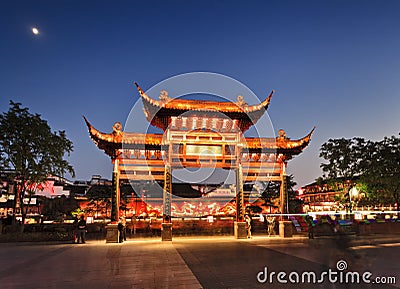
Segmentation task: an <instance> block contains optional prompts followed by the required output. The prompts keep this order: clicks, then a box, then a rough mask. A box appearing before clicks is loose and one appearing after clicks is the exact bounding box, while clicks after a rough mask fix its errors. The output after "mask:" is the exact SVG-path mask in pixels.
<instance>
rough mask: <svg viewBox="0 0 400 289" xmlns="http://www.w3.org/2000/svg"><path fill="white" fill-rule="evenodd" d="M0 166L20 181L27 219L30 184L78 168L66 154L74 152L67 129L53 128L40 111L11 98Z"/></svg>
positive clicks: (2, 118)
mask: <svg viewBox="0 0 400 289" xmlns="http://www.w3.org/2000/svg"><path fill="white" fill-rule="evenodd" d="M0 131H1V134H0V170H1V171H6V170H7V171H9V172H10V176H11V180H12V181H14V182H15V184H16V186H15V187H16V195H17V198H16V203H18V204H19V205H20V206H21V213H22V218H23V219H25V214H24V210H23V206H24V203H23V198H24V197H25V196H26V194H27V193H28V192H29V188H31V187H32V186H34V185H35V184H39V183H43V182H44V181H45V180H46V178H47V177H48V176H49V175H56V176H63V175H64V174H65V173H67V172H68V173H70V174H71V175H72V176H74V170H73V168H72V166H71V165H70V164H69V162H68V161H67V160H65V159H64V156H65V155H66V154H67V155H68V156H69V154H70V153H71V152H72V150H73V145H72V142H71V141H70V140H69V139H68V138H67V136H66V134H65V131H58V132H52V131H51V128H50V126H49V125H48V123H47V121H45V120H43V119H42V118H41V116H40V115H39V114H31V113H30V112H29V110H28V108H23V107H21V104H20V103H15V102H13V101H10V108H9V110H8V111H7V112H4V113H2V114H0Z"/></svg>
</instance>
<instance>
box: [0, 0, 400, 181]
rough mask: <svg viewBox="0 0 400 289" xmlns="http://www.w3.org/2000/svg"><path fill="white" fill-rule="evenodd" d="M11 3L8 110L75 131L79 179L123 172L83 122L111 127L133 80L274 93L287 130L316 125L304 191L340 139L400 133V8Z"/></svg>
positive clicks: (2, 93) (1, 59)
mask: <svg viewBox="0 0 400 289" xmlns="http://www.w3.org/2000/svg"><path fill="white" fill-rule="evenodd" d="M0 4H1V5H0V27H1V38H0V39H1V40H0V111H1V112H4V111H7V110H8V107H9V106H8V104H9V100H13V101H17V102H21V103H22V104H23V106H27V107H29V109H30V111H31V112H32V113H39V114H41V115H42V117H43V118H44V119H46V120H47V121H48V122H49V124H50V126H51V127H52V129H53V130H65V131H66V132H67V136H68V137H69V138H70V139H71V140H72V141H73V143H74V152H73V153H72V155H71V157H70V158H69V160H70V162H71V163H72V165H73V166H74V168H75V170H76V175H77V176H76V178H77V179H80V180H87V179H90V177H91V176H92V175H94V174H100V175H102V176H103V177H106V178H111V172H112V166H111V163H110V159H109V158H108V157H107V156H106V155H105V154H104V153H103V152H102V151H100V150H99V149H97V147H96V146H95V145H94V143H93V142H92V140H91V139H90V138H89V136H88V132H87V128H86V126H85V123H84V121H83V119H82V115H85V116H86V117H87V118H88V119H89V121H90V122H91V123H92V124H93V125H94V126H95V127H96V128H97V129H99V130H101V131H103V132H111V131H112V125H113V124H114V122H116V121H119V122H121V123H123V124H124V123H125V120H126V118H127V117H128V115H129V113H130V110H131V108H132V106H133V105H134V104H135V102H136V101H137V99H138V97H139V95H138V93H137V90H136V88H135V86H134V84H133V82H134V81H136V82H138V83H139V84H140V85H141V87H142V88H143V89H145V90H147V89H150V88H151V87H152V86H153V85H155V84H157V83H158V82H160V81H163V80H164V79H166V78H169V77H172V76H174V75H179V74H182V73H188V72H197V71H203V72H214V73H219V74H223V75H227V76H229V77H232V78H234V79H236V80H238V81H240V82H242V83H243V84H245V85H247V86H248V87H249V88H250V89H251V90H252V91H253V92H254V93H255V94H256V95H257V96H258V98H259V99H261V100H263V99H265V97H266V96H267V95H268V94H269V92H270V91H271V90H275V95H274V97H273V99H272V101H271V104H270V106H269V109H268V114H269V116H270V118H271V120H272V123H273V126H274V128H275V132H276V133H277V131H278V130H279V129H281V128H282V129H284V130H285V131H286V133H287V135H288V137H290V138H292V139H297V138H301V137H303V136H305V135H306V134H307V133H308V132H309V131H310V130H311V129H312V128H313V126H314V125H316V126H317V129H316V131H315V134H314V136H313V138H312V141H311V144H310V146H309V147H308V148H307V149H306V150H305V151H304V153H303V154H301V155H300V156H298V157H296V158H295V159H293V160H292V161H290V162H289V166H288V172H289V173H293V174H294V176H295V180H296V181H297V183H298V185H300V186H302V185H305V184H307V183H310V182H312V181H314V180H315V179H316V178H317V177H319V176H321V174H322V172H321V169H320V167H319V166H320V163H321V162H322V160H321V159H320V158H319V157H318V155H319V149H320V147H321V145H322V144H323V143H324V142H325V141H327V140H328V139H329V138H341V137H346V138H351V137H354V136H360V137H364V138H367V139H373V140H379V139H382V138H383V137H384V136H391V135H394V134H398V133H399V131H400V129H399V123H400V114H399V111H400V110H399V108H400V1H390V0H387V1H366V0H362V1H349V0H343V1H340V0H335V1H236V2H235V1H81V0H80V1H75V0H68V1H62V0H57V1H54V0H52V1H31V0H30V1H11V0H10V1H1V2H0ZM32 27H37V28H38V29H39V32H40V33H39V34H38V35H35V34H33V33H32ZM233 97H236V96H233ZM249 102H250V101H249ZM250 104H254V102H252V103H250Z"/></svg>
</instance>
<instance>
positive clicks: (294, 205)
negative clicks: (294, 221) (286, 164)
mask: <svg viewBox="0 0 400 289" xmlns="http://www.w3.org/2000/svg"><path fill="white" fill-rule="evenodd" d="M295 186H296V182H295V181H294V177H293V175H288V176H287V189H288V202H289V213H296V212H299V210H300V207H301V205H302V203H301V200H299V199H297V198H296V191H295V190H294V187H295ZM280 188H281V183H279V182H268V183H267V184H266V186H265V189H264V191H263V192H262V194H261V199H263V200H264V201H265V205H266V206H269V207H270V211H271V209H272V207H278V206H279V198H280Z"/></svg>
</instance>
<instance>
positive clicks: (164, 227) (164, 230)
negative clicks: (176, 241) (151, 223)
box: [161, 223, 172, 241]
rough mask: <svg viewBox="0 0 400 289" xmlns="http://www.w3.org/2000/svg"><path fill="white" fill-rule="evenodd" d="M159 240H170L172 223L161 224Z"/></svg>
mask: <svg viewBox="0 0 400 289" xmlns="http://www.w3.org/2000/svg"><path fill="white" fill-rule="evenodd" d="M161 241H172V223H162V224H161Z"/></svg>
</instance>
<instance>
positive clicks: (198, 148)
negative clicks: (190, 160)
mask: <svg viewBox="0 0 400 289" xmlns="http://www.w3.org/2000/svg"><path fill="white" fill-rule="evenodd" d="M186 155H193V156H222V146H216V145H190V144H188V145H186Z"/></svg>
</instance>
